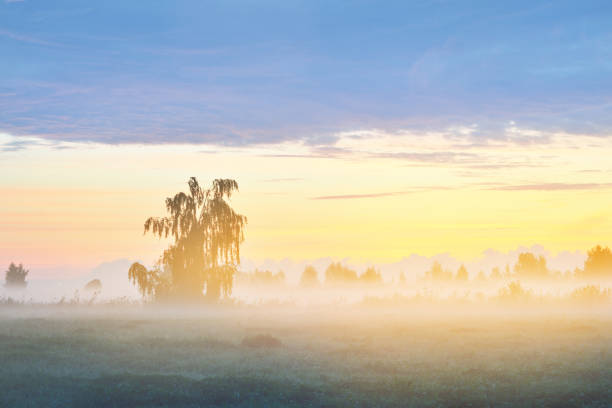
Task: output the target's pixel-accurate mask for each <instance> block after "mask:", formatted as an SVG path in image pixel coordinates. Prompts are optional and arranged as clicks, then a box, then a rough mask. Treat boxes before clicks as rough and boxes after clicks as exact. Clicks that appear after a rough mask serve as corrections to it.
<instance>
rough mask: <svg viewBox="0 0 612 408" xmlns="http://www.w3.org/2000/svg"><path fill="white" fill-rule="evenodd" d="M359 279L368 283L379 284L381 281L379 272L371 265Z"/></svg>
mask: <svg viewBox="0 0 612 408" xmlns="http://www.w3.org/2000/svg"><path fill="white" fill-rule="evenodd" d="M359 279H360V280H361V281H362V282H364V283H367V284H369V285H376V284H381V283H382V281H383V280H382V276H381V275H380V272H378V271H377V270H376V269H375V268H374V267H373V266H370V267H369V268H368V269H366V270H365V272H364V273H363V274H362V275H361V276H360V277H359Z"/></svg>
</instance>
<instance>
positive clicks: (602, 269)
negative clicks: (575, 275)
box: [583, 245, 612, 278]
mask: <svg viewBox="0 0 612 408" xmlns="http://www.w3.org/2000/svg"><path fill="white" fill-rule="evenodd" d="M583 276H584V277H587V278H603V277H612V251H610V248H608V247H602V246H601V245H597V246H596V247H594V248H592V249H591V250H589V251H588V253H587V259H586V261H584V272H583Z"/></svg>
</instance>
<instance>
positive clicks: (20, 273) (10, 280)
mask: <svg viewBox="0 0 612 408" xmlns="http://www.w3.org/2000/svg"><path fill="white" fill-rule="evenodd" d="M28 273H30V271H28V270H27V269H25V268H24V267H23V265H22V264H19V265H15V264H14V263H13V262H11V264H10V265H9V267H8V269H7V270H6V273H5V283H4V286H6V287H7V288H10V289H25V287H26V286H28V282H26V276H28Z"/></svg>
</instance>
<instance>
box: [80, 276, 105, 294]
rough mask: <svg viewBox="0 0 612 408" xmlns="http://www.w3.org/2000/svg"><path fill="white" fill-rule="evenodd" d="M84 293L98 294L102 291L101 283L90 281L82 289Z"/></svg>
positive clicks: (97, 280)
mask: <svg viewBox="0 0 612 408" xmlns="http://www.w3.org/2000/svg"><path fill="white" fill-rule="evenodd" d="M83 290H85V291H86V292H100V291H102V282H100V279H92V280H90V281H89V282H87V284H86V285H85V286H84V287H83Z"/></svg>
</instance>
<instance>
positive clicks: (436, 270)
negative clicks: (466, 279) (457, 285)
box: [425, 261, 453, 281]
mask: <svg viewBox="0 0 612 408" xmlns="http://www.w3.org/2000/svg"><path fill="white" fill-rule="evenodd" d="M452 277H453V274H452V272H450V271H445V270H444V268H442V265H441V264H440V262H438V261H434V263H433V264H432V265H431V268H430V269H429V270H428V271H427V272H425V278H427V279H431V280H435V281H448V280H450V279H451V278H452Z"/></svg>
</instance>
